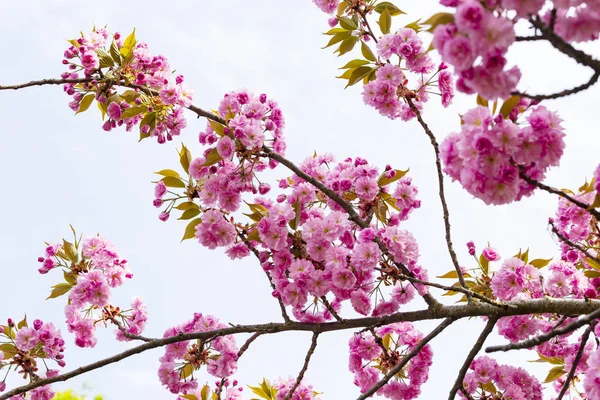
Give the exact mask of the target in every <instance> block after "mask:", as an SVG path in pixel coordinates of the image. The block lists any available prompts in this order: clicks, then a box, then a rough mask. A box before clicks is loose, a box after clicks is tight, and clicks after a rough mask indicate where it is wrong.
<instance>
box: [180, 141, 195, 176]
mask: <svg viewBox="0 0 600 400" xmlns="http://www.w3.org/2000/svg"><path fill="white" fill-rule="evenodd" d="M190 162H192V153H190V151H189V150H188V149H187V147H185V146H184V145H183V143H182V144H181V150H180V151H179V163H180V164H181V166H182V167H183V170H184V171H185V172H186V173H188V170H189V169H190Z"/></svg>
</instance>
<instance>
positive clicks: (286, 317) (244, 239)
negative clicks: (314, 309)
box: [236, 228, 291, 322]
mask: <svg viewBox="0 0 600 400" xmlns="http://www.w3.org/2000/svg"><path fill="white" fill-rule="evenodd" d="M236 231H237V234H238V237H239V238H240V239H242V242H244V244H245V245H246V247H248V249H249V250H250V251H251V252H252V254H254V256H255V257H256V259H257V260H258V262H259V264H262V263H261V262H260V255H259V254H258V250H257V249H256V248H255V247H254V246H252V243H250V241H249V240H248V238H247V237H246V235H244V233H242V232H240V231H239V230H237V228H236ZM261 269H262V270H263V271H264V273H265V275H267V279H268V280H269V284H270V285H271V289H273V290H276V288H275V284H274V283H273V279H271V275H269V272H267V271H265V270H264V269H263V268H262V266H261ZM277 301H278V302H279V308H280V310H281V316H282V317H283V320H284V321H285V322H290V321H291V319H290V316H289V315H288V313H287V311H286V309H285V304H283V301H282V300H281V296H278V297H277Z"/></svg>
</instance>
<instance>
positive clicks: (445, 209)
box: [405, 97, 472, 301]
mask: <svg viewBox="0 0 600 400" xmlns="http://www.w3.org/2000/svg"><path fill="white" fill-rule="evenodd" d="M405 99H406V102H407V103H408V105H409V106H410V109H411V110H412V111H413V112H414V113H415V115H416V116H417V121H419V124H420V125H421V127H422V128H423V130H424V131H425V134H426V135H427V136H428V137H429V141H430V142H431V145H432V146H433V151H434V153H435V167H436V169H437V178H438V190H439V197H440V202H441V203H442V212H443V217H444V229H445V230H446V246H447V247H448V253H449V254H450V259H451V260H452V264H453V265H454V269H455V270H456V274H457V275H458V281H459V282H460V285H461V286H462V287H463V288H465V289H468V288H467V284H466V282H465V277H464V276H463V273H462V270H461V269H460V265H459V264H458V257H457V256H456V252H455V251H454V247H453V246H452V235H451V229H450V212H449V211H448V204H447V202H446V193H445V191H444V174H443V172H442V162H441V160H440V146H439V144H438V142H437V139H436V138H435V135H434V134H433V132H432V131H431V129H429V126H428V125H427V123H426V122H425V121H424V120H423V117H422V115H421V112H420V111H419V109H418V108H417V107H416V106H415V104H414V103H413V101H412V99H411V98H410V97H405ZM467 298H468V300H469V301H471V299H472V295H471V294H467Z"/></svg>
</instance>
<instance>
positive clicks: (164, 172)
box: [155, 169, 181, 178]
mask: <svg viewBox="0 0 600 400" xmlns="http://www.w3.org/2000/svg"><path fill="white" fill-rule="evenodd" d="M155 174H157V175H162V176H172V177H173V178H181V177H180V176H179V174H178V173H177V171H173V170H172V169H163V170H160V171H158V172H155Z"/></svg>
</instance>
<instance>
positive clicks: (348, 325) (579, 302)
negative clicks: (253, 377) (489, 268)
mask: <svg viewBox="0 0 600 400" xmlns="http://www.w3.org/2000/svg"><path fill="white" fill-rule="evenodd" d="M507 306H508V308H506V309H504V308H499V307H495V306H492V305H490V304H485V303H471V304H464V305H440V306H439V307H430V308H426V309H423V310H417V311H406V312H399V313H395V314H391V315H386V316H381V317H365V318H356V319H346V320H344V321H343V322H338V321H336V322H326V323H322V324H311V323H306V322H294V321H291V322H286V323H268V324H258V325H234V326H231V327H227V328H223V329H217V330H214V331H207V332H194V333H187V334H184V333H180V334H178V335H175V336H170V337H166V338H156V339H152V341H151V342H148V343H143V344H140V345H138V346H136V347H132V348H130V349H128V350H125V351H124V352H121V353H118V354H116V355H114V356H111V357H108V358H105V359H102V360H98V361H96V362H93V363H91V364H88V365H85V366H82V367H79V368H76V369H75V370H73V371H70V372H67V373H64V374H61V375H57V376H55V377H52V378H45V379H40V380H39V381H37V382H32V383H29V384H27V385H23V386H20V387H17V388H15V389H12V390H10V391H8V392H5V393H3V394H2V395H0V400H6V399H9V398H10V397H11V396H15V395H18V394H21V393H25V392H27V391H30V390H32V389H35V388H37V387H40V386H43V385H48V384H51V383H55V382H63V381H66V380H68V379H71V378H74V377H76V376H79V375H81V374H84V373H87V372H89V371H93V370H96V369H99V368H102V367H104V366H106V365H110V364H113V363H116V362H118V361H121V360H123V359H125V358H129V357H131V356H134V355H136V354H139V353H143V352H145V351H148V350H152V349H156V348H159V347H163V346H166V345H168V344H172V343H178V342H183V341H187V340H196V339H200V340H207V339H209V338H211V339H212V338H215V337H220V336H226V335H234V334H237V333H261V334H273V333H278V332H289V331H299V332H313V333H325V332H334V331H340V330H346V329H358V328H365V327H373V326H382V325H388V324H392V323H395V322H415V321H425V320H435V319H442V318H450V319H453V320H458V319H461V318H468V317H478V316H487V317H488V318H501V317H507V316H514V315H530V314H560V315H564V314H568V315H586V316H585V317H583V318H582V319H581V320H580V321H582V320H583V319H586V321H587V322H585V323H589V322H590V321H591V320H592V319H594V318H597V317H598V315H600V301H599V300H583V299H551V298H543V299H528V300H520V301H514V302H510V303H507ZM590 313H591V314H590ZM587 319H589V321H588V320H587ZM585 323H581V325H580V326H582V325H585ZM575 329H576V328H575ZM558 334H561V333H558ZM534 345H535V344H534ZM486 351H487V349H486Z"/></svg>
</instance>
